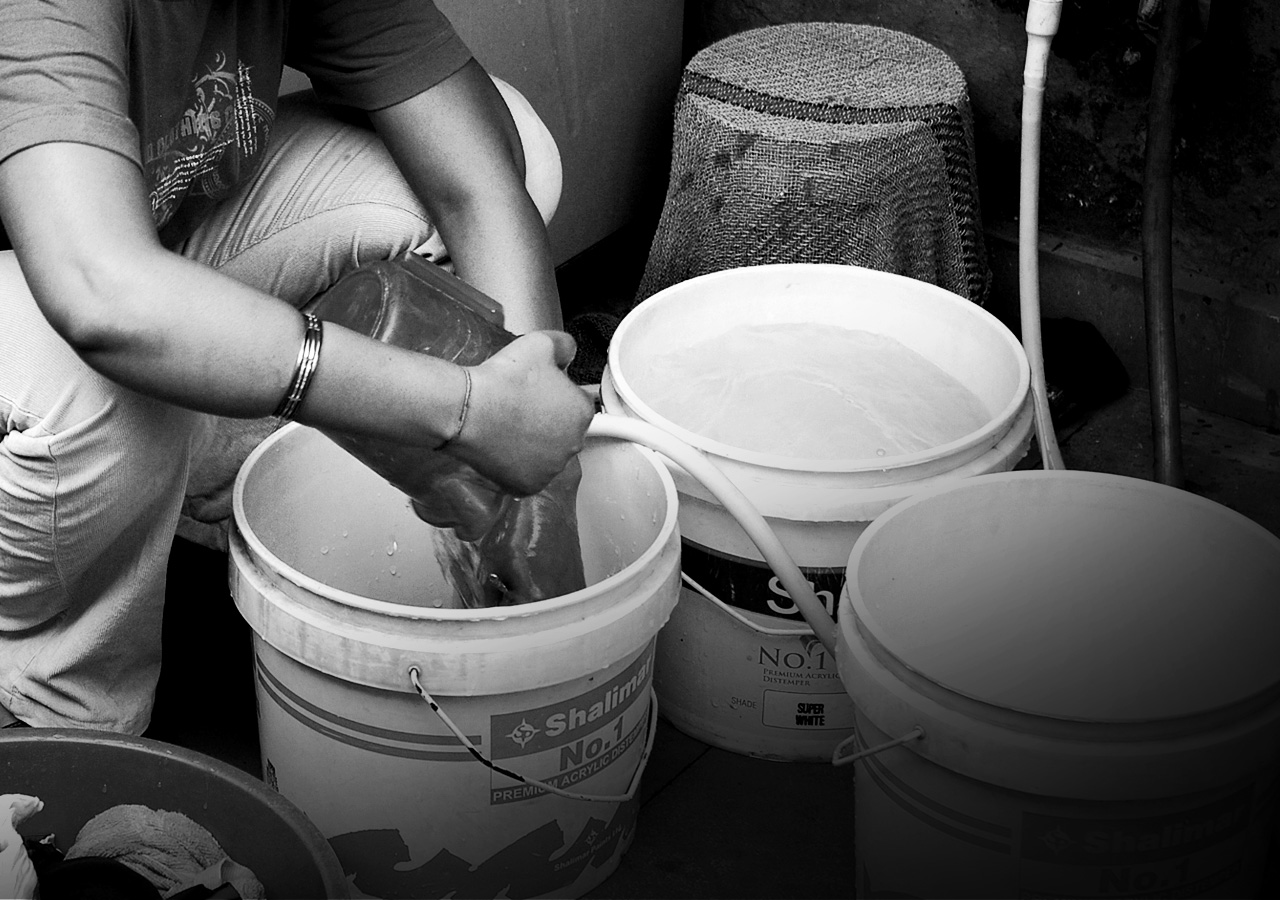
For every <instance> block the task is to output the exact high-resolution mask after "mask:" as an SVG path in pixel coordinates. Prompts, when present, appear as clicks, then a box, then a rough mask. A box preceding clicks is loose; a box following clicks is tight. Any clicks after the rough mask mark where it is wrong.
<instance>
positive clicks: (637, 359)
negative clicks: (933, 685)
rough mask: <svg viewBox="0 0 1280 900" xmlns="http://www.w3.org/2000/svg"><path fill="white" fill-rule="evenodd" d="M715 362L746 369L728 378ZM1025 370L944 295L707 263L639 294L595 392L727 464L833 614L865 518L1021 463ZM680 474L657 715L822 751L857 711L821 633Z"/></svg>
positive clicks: (679, 471)
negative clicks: (812, 389)
mask: <svg viewBox="0 0 1280 900" xmlns="http://www.w3.org/2000/svg"><path fill="white" fill-rule="evenodd" d="M741 335H746V342H740V341H739V336H741ZM757 339H758V340H760V341H761V342H760V343H755V344H753V343H751V342H752V341H755V340H757ZM833 341H835V343H833ZM841 341H843V342H844V343H840V342H841ZM735 348H738V349H735ZM796 373H799V374H800V375H801V376H802V377H805V378H809V379H811V381H813V382H821V383H822V387H823V389H824V390H826V391H827V393H826V394H824V395H823V396H820V397H819V398H818V401H821V403H818V401H815V400H814V399H813V397H812V396H811V395H810V394H808V393H805V391H806V389H807V387H809V386H807V385H800V386H799V390H800V391H801V393H795V394H793V393H791V392H790V391H791V389H792V388H794V387H796V386H795V385H794V383H793V382H792V383H791V387H790V388H789V387H788V386H787V384H786V383H785V382H787V380H788V379H793V378H794V376H795V375H796ZM725 375H730V376H734V377H738V376H741V377H743V378H745V379H747V382H748V383H744V384H736V385H735V384H729V385H727V386H726V384H725V382H724V376H725ZM846 375H847V376H848V377H849V378H851V379H853V380H852V381H851V382H849V383H844V382H842V381H841V379H842V377H843V376H846ZM1029 384H1030V379H1029V372H1028V367H1027V363H1026V358H1025V355H1024V354H1023V351H1022V346H1021V344H1020V343H1019V342H1018V340H1017V338H1016V337H1015V336H1014V335H1013V334H1012V333H1010V332H1009V330H1008V329H1007V328H1005V326H1004V325H1002V324H1001V323H1000V322H999V321H998V320H997V319H995V318H994V317H993V316H991V315H990V314H989V313H987V312H986V311H985V310H983V309H981V308H980V307H978V306H975V305H974V304H973V303H971V302H969V301H967V300H965V299H963V298H961V297H959V296H957V295H955V294H952V293H950V292H948V291H945V290H943V289H941V288H938V287H935V286H933V285H930V284H926V283H924V282H921V281H916V280H913V279H910V278H905V277H903V276H899V275H893V274H889V273H885V272H878V271H873V270H870V269H864V268H860V267H857V266H844V265H823V264H781V265H762V266H752V267H748V268H739V269H729V270H725V271H721V272H715V273H712V274H709V275H703V276H699V277H697V278H693V279H690V280H688V281H685V282H682V283H680V284H677V285H673V286H672V287H669V288H667V289H665V290H663V291H661V292H659V293H657V294H654V295H653V296H652V297H650V298H648V299H647V300H645V301H643V302H642V303H640V304H638V305H637V306H636V307H635V309H633V310H632V311H631V312H630V313H629V314H628V315H627V316H626V317H625V318H624V319H623V321H622V323H621V324H620V325H619V327H618V329H617V332H616V333H615V335H614V338H613V340H612V342H611V344H610V348H609V359H608V367H607V369H606V371H605V375H604V379H603V383H602V385H601V395H602V401H603V405H604V409H605V411H606V412H609V413H614V414H617V415H619V416H625V417H631V418H634V419H636V420H641V421H643V422H646V423H649V424H651V425H653V426H655V427H656V428H658V429H660V430H662V431H664V432H666V433H668V434H670V435H672V436H674V437H676V438H678V439H679V440H681V441H683V442H684V443H687V444H689V445H691V446H692V447H694V448H696V449H697V450H698V451H700V452H701V453H702V454H703V455H704V456H705V457H706V458H707V459H709V460H711V461H712V462H713V463H714V464H715V466H716V467H717V468H719V469H720V470H721V471H723V472H724V474H725V475H726V476H727V477H728V479H729V480H730V481H731V482H732V483H733V484H734V486H735V487H736V488H738V489H739V490H740V491H741V492H742V493H743V494H744V495H745V497H746V498H747V499H748V500H749V502H750V503H751V504H752V505H753V506H754V507H755V508H756V509H758V510H759V512H760V513H761V514H763V516H764V517H765V520H766V521H767V523H768V525H769V526H770V527H771V528H772V529H773V531H775V532H776V533H777V535H778V537H779V538H780V539H781V542H782V544H783V545H785V547H786V550H787V551H788V552H789V554H790V555H791V557H793V558H794V560H795V562H796V563H798V564H799V566H800V567H801V570H802V571H803V572H804V573H805V575H806V577H807V579H808V580H809V582H810V583H811V585H812V587H813V589H814V590H815V591H816V593H817V595H818V597H819V598H821V599H822V600H823V601H824V603H825V605H826V611H825V615H826V616H827V617H829V616H832V615H835V614H836V601H837V598H838V597H839V596H840V591H841V585H842V583H843V580H844V574H845V564H846V563H847V561H848V556H849V551H850V549H851V548H852V546H853V543H854V541H855V540H856V539H857V537H858V535H859V534H861V532H862V531H863V529H865V528H866V527H867V524H868V523H869V522H871V521H872V520H873V519H874V518H875V517H876V516H878V515H880V514H881V513H883V512H884V511H885V510H886V509H888V508H890V507H891V506H892V505H893V504H895V503H897V502H899V501H901V500H903V499H905V498H907V497H909V496H911V495H912V494H914V493H915V492H917V491H919V490H922V489H925V488H928V487H930V486H932V485H936V484H940V483H948V482H951V481H954V480H956V479H960V478H966V477H969V476H972V475H977V474H982V473H987V472H995V471H1004V470H1007V469H1010V468H1012V467H1013V466H1014V465H1015V464H1016V463H1017V461H1018V460H1019V459H1021V458H1022V456H1023V455H1024V454H1025V452H1026V449H1027V445H1028V442H1029V439H1030V434H1031V429H1032V406H1031V397H1030V393H1029ZM841 391H843V392H844V393H843V394H842V393H841ZM846 395H848V396H852V397H853V399H854V400H858V401H862V400H867V401H868V405H867V406H866V408H865V409H864V408H857V409H855V408H854V407H853V406H852V405H851V404H850V403H848V402H847V400H848V396H846ZM838 419H848V420H849V422H850V423H851V427H850V430H849V431H847V432H845V433H843V434H841V433H839V429H838V428H837V427H836V422H837V420H838ZM883 420H887V422H888V424H887V426H886V422H885V421H883ZM743 425H745V430H744V428H742V427H739V426H743ZM935 426H936V428H935ZM858 429H862V431H863V432H865V433H866V435H874V436H875V437H866V436H864V435H863V434H860V433H858V431H857V430H858ZM895 430H896V431H895ZM806 431H807V432H809V435H808V436H806ZM899 432H900V433H899ZM833 435H834V436H833ZM672 474H673V476H674V478H675V482H676V486H677V489H678V491H679V496H680V507H679V517H680V532H681V536H682V541H683V547H682V568H683V575H684V586H683V588H682V590H681V601H680V603H679V604H678V606H677V608H676V610H675V611H674V612H673V614H672V616H671V621H670V622H669V624H668V625H667V626H666V628H664V629H663V631H662V633H661V635H660V636H659V638H658V665H657V670H656V674H655V684H656V688H657V693H658V697H659V700H660V704H661V708H662V713H663V715H664V716H665V717H666V718H668V719H669V720H670V721H671V722H672V723H673V724H675V725H676V726H677V727H678V728H680V730H682V731H684V732H686V733H687V734H690V735H692V736H694V737H696V738H698V739H700V740H703V741H705V742H707V743H710V744H713V745H715V746H718V747H722V748H725V749H728V750H733V751H736V752H740V753H746V754H750V755H753V756H761V757H770V758H777V759H791V760H821V761H826V760H829V759H830V758H831V754H832V751H833V750H834V749H835V747H836V746H837V745H838V744H839V743H840V742H841V741H842V740H844V739H846V738H847V737H848V736H849V735H850V734H851V733H852V730H853V727H854V708H853V704H852V703H851V702H850V701H849V697H848V694H847V693H846V692H845V690H844V687H843V686H842V685H841V683H840V680H839V677H838V673H837V671H836V666H835V661H834V659H833V658H832V657H831V654H830V652H829V649H828V647H827V646H825V645H824V643H823V642H822V641H820V640H818V639H817V638H816V637H815V634H814V631H813V629H812V627H811V621H812V620H811V619H809V618H808V617H805V616H802V614H801V610H800V609H799V608H798V606H797V604H796V602H795V600H794V598H793V597H792V595H791V592H789V591H787V590H786V588H785V587H784V586H783V585H782V584H781V582H780V581H779V579H778V578H777V577H776V574H775V572H774V571H773V569H772V568H771V567H770V566H769V565H767V564H766V563H765V562H764V561H763V560H762V556H761V554H760V553H759V552H758V550H757V548H756V547H755V546H754V544H753V543H752V542H751V541H750V540H748V539H747V537H746V536H745V535H744V533H743V530H742V528H741V527H740V526H739V523H738V522H737V521H736V520H735V517H734V515H732V514H731V513H729V512H728V511H726V509H725V507H724V506H723V504H721V503H720V502H718V501H717V500H716V498H715V497H713V496H712V495H711V494H710V493H709V492H708V491H707V490H706V488H705V487H704V486H703V485H702V483H701V482H700V480H699V479H698V478H697V477H693V476H691V475H690V473H689V472H688V471H686V470H684V469H683V468H681V467H680V466H678V465H673V466H672Z"/></svg>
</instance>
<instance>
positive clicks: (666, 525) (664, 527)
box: [231, 422, 678, 622]
mask: <svg viewBox="0 0 1280 900" xmlns="http://www.w3.org/2000/svg"><path fill="white" fill-rule="evenodd" d="M307 427H308V426H304V425H303V424H302V423H300V422H290V423H289V424H287V425H285V426H284V427H282V428H280V429H278V430H276V431H275V432H274V433H273V434H271V436H270V437H268V438H267V439H266V440H264V441H263V442H262V443H260V444H259V445H258V446H257V447H255V448H254V450H253V452H252V453H250V454H249V456H248V457H247V458H246V459H245V461H244V464H243V465H242V466H241V467H240V471H239V472H237V473H236V480H235V484H234V486H233V488H232V493H231V509H232V524H233V525H234V527H235V530H236V532H237V535H238V536H239V537H240V539H241V540H243V541H244V543H245V544H246V545H247V547H248V549H249V551H250V554H251V556H252V558H254V559H256V560H261V561H263V562H265V563H266V564H267V565H268V566H269V567H270V569H271V571H272V573H273V574H276V575H279V576H280V577H282V578H284V579H285V580H286V581H288V582H290V583H291V584H293V585H295V586H296V587H299V588H301V589H302V590H304V591H307V592H308V593H310V594H314V595H315V596H318V597H322V598H324V599H325V600H329V601H331V602H333V603H337V604H339V605H342V606H348V607H352V608H354V609H360V610H363V611H365V612H370V613H375V614H377V615H382V616H387V617H389V618H395V619H405V620H412V621H438V622H476V621H495V622H500V621H504V620H507V619H516V618H525V617H529V616H533V615H537V614H539V613H544V612H550V611H553V610H558V609H563V608H565V607H570V606H575V605H577V604H579V603H583V602H587V601H589V600H591V599H593V598H594V597H595V596H596V595H598V594H602V593H607V592H608V591H609V590H611V589H612V588H614V587H617V586H619V585H622V584H624V583H625V582H626V581H627V580H628V579H629V578H631V577H632V573H633V572H634V571H636V570H638V569H646V568H648V566H649V564H650V563H651V562H652V561H653V560H654V559H656V558H657V557H658V556H659V555H661V554H662V553H663V552H664V550H665V548H666V546H667V544H668V542H669V541H670V540H671V536H672V534H673V533H674V532H675V529H676V527H677V525H676V523H677V512H678V509H677V504H678V495H677V492H676V486H675V481H674V480H673V479H672V477H671V473H670V472H668V471H667V468H666V466H665V465H664V464H663V462H662V459H661V457H660V456H659V455H658V454H657V453H655V452H654V451H652V450H650V449H649V448H647V447H643V446H641V445H639V444H635V443H631V442H626V441H617V440H615V439H613V438H597V437H588V438H587V440H586V445H585V446H584V449H586V447H590V446H592V445H604V444H610V443H626V444H627V445H628V446H629V447H630V448H631V449H632V450H634V451H637V452H639V453H640V454H641V456H642V457H643V458H645V459H646V460H647V461H648V462H649V464H650V465H651V466H652V467H653V469H654V470H655V473H656V475H657V477H658V482H659V484H660V485H661V486H662V495H663V497H664V499H665V500H666V514H665V516H664V517H663V521H662V523H661V525H660V526H659V528H658V532H657V534H656V536H655V537H654V540H653V541H651V542H650V544H649V546H648V547H646V548H645V549H644V551H643V552H642V553H641V554H640V555H639V556H637V557H636V558H635V559H634V560H632V561H631V562H630V563H628V564H627V565H626V566H624V567H623V568H622V569H620V570H619V571H617V572H614V573H613V574H612V575H609V576H607V577H605V578H602V579H601V580H600V581H597V582H594V583H593V584H589V585H587V586H586V587H584V588H583V589H582V590H579V591H573V592H572V593H569V594H562V595H560V596H558V597H548V598H547V599H545V600H534V601H531V602H529V603H521V604H517V605H515V606H490V607H484V608H481V609H447V608H436V607H433V606H428V607H421V606H410V605H409V604H405V603H392V602H390V601H388V600H377V599H375V598H373V597H365V596H363V595H361V594H356V593H353V592H351V591H345V590H342V589H341V588H335V587H333V586H332V585H328V584H325V583H324V582H322V581H320V580H319V579H316V578H312V577H311V576H310V575H307V574H305V573H303V572H301V571H299V570H298V569H297V568H295V567H293V566H291V565H289V564H288V563H286V562H285V561H284V560H283V559H281V558H280V557H279V556H278V555H276V554H275V553H274V552H272V551H271V549H270V548H268V547H267V545H266V544H265V543H264V542H263V540H262V538H260V537H259V536H258V534H257V533H256V532H255V531H254V530H253V529H252V528H251V527H250V526H249V525H248V523H247V520H248V514H247V512H246V511H245V501H244V491H245V484H246V483H247V482H248V479H249V473H250V472H251V471H252V469H253V467H254V466H255V465H256V464H257V462H258V460H259V459H261V457H262V456H264V455H265V454H266V453H268V452H270V451H271V449H272V447H274V445H275V444H277V443H280V442H282V441H286V440H289V439H290V438H289V436H290V435H292V434H295V433H296V432H297V431H298V430H299V429H303V428H307ZM310 430H311V431H313V432H316V430H315V429H310ZM316 434H317V435H318V436H320V437H323V434H322V433H320V432H316ZM326 440H327V438H326ZM353 459H354V457H353Z"/></svg>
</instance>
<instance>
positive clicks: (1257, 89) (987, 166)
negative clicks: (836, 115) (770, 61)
mask: <svg viewBox="0 0 1280 900" xmlns="http://www.w3.org/2000/svg"><path fill="white" fill-rule="evenodd" d="M1138 6H1139V4H1138V2H1137V0H1066V3H1065V5H1064V12H1063V19H1062V25H1061V28H1060V30H1059V33H1058V35H1057V37H1056V38H1055V40H1054V43H1053V55H1052V58H1051V60H1050V66H1049V72H1048V88H1047V92H1046V100H1045V121H1044V126H1043V132H1042V134H1043V148H1042V168H1041V216H1040V224H1041V231H1042V235H1043V236H1044V237H1045V241H1044V242H1043V245H1044V246H1045V247H1047V248H1058V253H1057V255H1056V257H1054V258H1048V257H1045V258H1044V260H1043V261H1042V265H1041V270H1042V276H1043V277H1042V282H1043V284H1042V293H1043V301H1044V305H1045V311H1046V314H1048V315H1055V314H1056V315H1074V316H1076V317H1078V318H1085V319H1087V320H1089V321H1093V322H1094V324H1095V325H1098V327H1099V328H1100V329H1101V330H1103V332H1104V336H1105V337H1107V339H1108V341H1109V342H1110V343H1112V346H1113V347H1119V348H1120V349H1121V350H1123V351H1124V352H1123V353H1122V356H1123V357H1125V361H1126V365H1127V366H1128V367H1129V369H1130V375H1131V376H1132V377H1133V379H1134V381H1135V382H1137V383H1139V384H1141V383H1143V382H1144V380H1145V376H1146V372H1145V352H1144V350H1143V347H1142V341H1143V338H1142V335H1143V324H1142V322H1143V318H1142V316H1143V311H1142V285H1141V261H1140V252H1141V221H1142V203H1141V199H1142V169H1143V159H1144V147H1145V140H1146V117H1147V95H1148V91H1149V89H1150V84H1151V74H1152V69H1153V63H1154V57H1155V43H1154V38H1155V35H1154V33H1152V32H1151V31H1150V30H1149V28H1145V27H1144V25H1149V24H1154V23H1140V22H1139V21H1138V15H1137V13H1138ZM1026 8H1027V2H1026V0H688V2H687V5H686V22H685V53H686V58H688V56H690V55H691V54H692V53H694V52H696V51H697V50H699V49H701V48H702V47H705V46H706V45H707V44H709V43H711V42H712V41H714V40H718V39H720V38H722V37H726V36H728V35H730V34H733V33H736V32H738V31H741V30H744V29H747V28H755V27H761V26H765V25H774V24H784V23H788V22H797V21H824V20H825V21H843V22H851V23H857V24H872V25H880V26H883V27H887V28H893V29H896V30H900V31H905V32H907V33H910V34H914V35H916V36H917V37H920V38H923V39H924V40H927V41H929V42H930V43H933V44H934V45H936V46H938V47H940V48H941V49H943V50H944V51H946V52H947V53H948V54H950V55H951V57H952V58H953V59H954V60H955V61H956V63H957V64H958V65H959V66H960V68H961V69H962V70H963V71H964V72H965V75H966V78H967V80H968V83H969V92H970V98H971V100H972V105H973V110H974V118H975V123H974V124H975V132H976V135H975V142H976V154H977V160H978V170H979V189H980V193H981V202H982V206H983V214H984V219H985V221H986V223H987V225H988V231H989V232H990V234H991V238H990V240H989V243H988V246H989V250H990V252H991V255H992V265H993V269H995V270H996V276H997V279H996V284H995V288H996V290H997V291H1003V292H1004V295H1003V296H996V297H994V298H993V303H994V305H995V307H996V308H997V309H1003V310H1005V311H1006V312H1008V311H1009V310H1011V309H1013V308H1014V307H1016V290H1017V286H1016V278H1010V277H1009V276H1010V275H1011V274H1013V273H1016V259H1015V258H1014V251H1015V249H1016V246H1015V244H1014V243H1012V242H1011V241H1010V240H1009V239H1008V235H1009V234H1011V233H1015V231H1014V229H1015V228H1016V226H1015V225H1014V224H1013V223H1014V220H1015V219H1016V215H1017V207H1018V196H1017V193H1018V156H1019V142H1020V134H1021V107H1022V66H1023V63H1024V60H1025V53H1026V36H1025V31H1024V25H1025V15H1026ZM1199 9H1200V10H1202V11H1205V10H1207V17H1206V18H1205V19H1204V20H1203V25H1202V26H1201V27H1198V28H1197V34H1196V36H1195V37H1196V44H1195V46H1194V47H1192V48H1191V49H1189V50H1188V52H1187V53H1186V54H1185V56H1184V57H1183V59H1182V78H1181V81H1180V83H1179V86H1178V93H1177V97H1176V107H1177V110H1176V112H1177V121H1176V133H1175V147H1176V156H1175V160H1174V185H1173V188H1174V260H1175V266H1176V267H1177V270H1178V286H1179V295H1178V301H1177V303H1178V309H1179V317H1180V322H1179V328H1180V329H1181V330H1180V332H1179V333H1178V340H1179V358H1180V365H1181V368H1182V371H1183V376H1184V377H1183V381H1184V391H1183V399H1184V400H1186V401H1188V402H1192V403H1199V404H1203V405H1205V408H1208V409H1213V410H1215V411H1221V412H1225V413H1228V414H1230V415H1235V416H1238V417H1240V418H1244V419H1246V420H1248V421H1253V422H1257V423H1261V424H1267V425H1271V426H1274V427H1280V419H1278V417H1277V411H1276V400H1275V397H1276V393H1277V390H1278V389H1280V172H1278V171H1277V166H1278V165H1280V143H1278V140H1277V139H1278V136H1280V115H1278V113H1280V94H1278V93H1277V78H1276V75H1277V70H1278V69H1280V3H1275V2H1274V0H1234V2H1228V0H1218V2H1216V3H1210V2H1208V0H1201V2H1200V3H1199ZM1064 253H1065V254H1066V255H1065V256H1064ZM1068 263H1069V265H1068ZM1011 267H1012V269H1011ZM1135 279H1136V280H1135ZM1010 292H1012V296H1010ZM1206 316H1207V318H1206ZM1241 354H1244V355H1243V356H1242V355H1241Z"/></svg>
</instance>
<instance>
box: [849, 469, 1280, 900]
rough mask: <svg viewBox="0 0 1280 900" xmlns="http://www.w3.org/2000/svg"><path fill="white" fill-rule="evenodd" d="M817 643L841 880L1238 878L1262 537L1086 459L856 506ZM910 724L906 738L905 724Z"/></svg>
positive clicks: (1259, 698)
mask: <svg viewBox="0 0 1280 900" xmlns="http://www.w3.org/2000/svg"><path fill="white" fill-rule="evenodd" d="M848 571H849V575H848V579H847V581H846V593H845V595H844V597H843V598H842V600H841V617H840V622H839V639H838V644H837V649H836V660H837V663H838V666H839V670H840V675H841V678H842V679H843V681H844V683H845V685H846V686H847V688H848V691H849V695H850V697H851V698H852V699H853V701H854V704H855V707H856V709H857V713H858V734H857V746H858V747H860V748H861V750H860V751H859V752H863V753H867V751H869V750H871V751H874V750H875V749H876V748H878V747H880V746H881V745H883V744H888V743H890V742H892V741H894V740H896V739H898V738H902V737H905V736H909V735H912V734H913V733H916V735H917V736H916V737H915V739H913V740H909V741H908V742H906V743H904V744H900V745H897V746H892V747H888V748H886V749H883V750H880V751H879V752H870V753H868V755H866V756H864V757H862V758H861V759H859V760H858V761H857V762H856V765H857V767H858V769H857V778H858V791H857V795H856V800H855V804H856V806H855V815H854V840H855V842H856V844H857V848H858V872H859V875H858V889H859V891H860V892H861V895H862V896H886V895H887V896H913V897H935V896H946V897H1011V896H1070V897H1122V896H1123V897H1135V896H1165V897H1183V896H1185V897H1244V896H1256V895H1257V891H1258V889H1259V882H1260V879H1261V877H1262V865H1263V861H1264V859H1265V856H1266V850H1267V846H1268V839H1269V835H1270V831H1271V828H1272V827H1273V821H1274V814H1275V796H1276V787H1277V781H1276V778H1277V764H1278V761H1280V654H1277V653H1276V644H1275V639H1276V635H1277V634H1280V602H1277V598H1280V592H1277V585H1280V539H1278V538H1276V537H1275V536H1274V535H1272V534H1270V533H1269V532H1268V531H1266V530H1265V529H1263V528H1262V527H1261V526H1259V525H1257V524H1256V523H1254V522H1251V521H1250V520H1248V519H1246V518H1245V517H1244V516H1241V515H1239V514H1237V513H1235V512H1232V511H1231V510H1229V509H1226V508H1225V507H1222V506H1220V505H1218V504H1216V503H1213V502H1211V501H1209V500H1206V499H1204V498H1201V497H1197V496H1195V495H1193V494H1190V493H1186V492H1184V491H1180V490H1177V489H1175V488H1172V487H1168V486H1166V485H1162V484H1156V483H1152V482H1147V481H1141V480H1138V479H1133V478H1124V477H1121V476H1115V475H1102V474H1097V473H1092V472H1066V471H1054V472H1047V471H1046V472H1041V471H1034V472H1013V473H1003V474H997V475H986V476H980V477H977V478H972V479H969V480H966V481H964V482H961V483H957V484H955V485H951V486H947V487H944V488H940V489H937V490H933V491H929V492H927V493H925V494H921V495H917V496H916V497H914V498H912V499H910V500H907V501H905V502H904V503H902V504H900V505H898V506H896V507H894V508H893V509H892V510H890V511H889V512H887V513H886V514H885V515H883V516H881V517H880V518H879V519H877V520H876V521H875V522H874V523H872V525H871V526H870V527H869V528H868V529H867V530H866V532H865V533H864V534H863V535H862V537H861V538H860V539H859V540H858V542H857V544H856V546H855V547H854V549H853V552H852V553H851V554H850V558H849V569H848ZM916 729H919V730H920V732H922V733H923V737H919V736H918V734H919V732H916Z"/></svg>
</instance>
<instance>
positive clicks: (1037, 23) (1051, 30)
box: [1027, 0, 1062, 37]
mask: <svg viewBox="0 0 1280 900" xmlns="http://www.w3.org/2000/svg"><path fill="white" fill-rule="evenodd" d="M1061 20H1062V0H1031V3H1030V5H1028V6H1027V34H1033V35H1037V36H1039V37H1053V36H1054V35H1055V34H1057V33H1058V23H1059V22H1060V21H1061Z"/></svg>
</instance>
